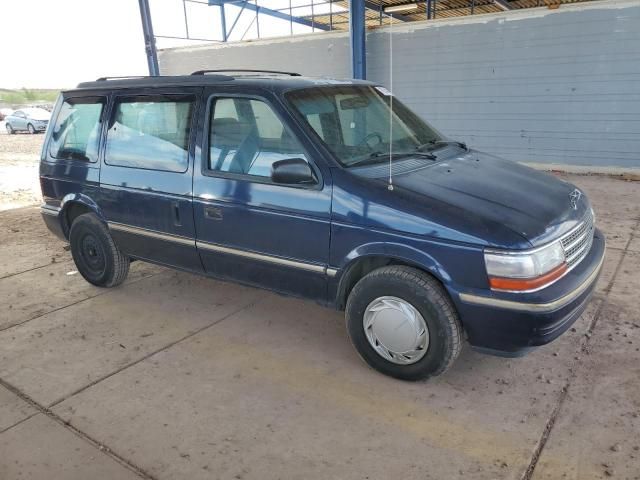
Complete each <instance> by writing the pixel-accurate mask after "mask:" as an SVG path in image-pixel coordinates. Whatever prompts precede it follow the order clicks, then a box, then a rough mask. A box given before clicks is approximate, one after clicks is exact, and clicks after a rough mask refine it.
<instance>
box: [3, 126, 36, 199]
mask: <svg viewBox="0 0 640 480" xmlns="http://www.w3.org/2000/svg"><path fill="white" fill-rule="evenodd" d="M0 133H1V135H0V210H7V209H10V208H17V207H23V206H27V205H33V204H37V203H40V201H41V195H40V182H39V180H38V160H39V158H40V149H41V148H42V140H43V139H44V135H42V134H40V135H28V134H15V135H7V134H6V130H5V127H4V122H0Z"/></svg>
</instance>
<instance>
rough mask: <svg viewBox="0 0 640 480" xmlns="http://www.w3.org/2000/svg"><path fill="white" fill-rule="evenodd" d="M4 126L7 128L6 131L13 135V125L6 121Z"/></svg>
mask: <svg viewBox="0 0 640 480" xmlns="http://www.w3.org/2000/svg"><path fill="white" fill-rule="evenodd" d="M5 128H6V129H7V133H8V134H9V135H13V134H14V133H16V132H15V130H14V129H13V127H12V126H11V125H10V124H8V123H7V124H6V125H5Z"/></svg>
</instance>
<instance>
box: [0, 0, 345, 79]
mask: <svg viewBox="0 0 640 480" xmlns="http://www.w3.org/2000/svg"><path fill="white" fill-rule="evenodd" d="M202 1H206V0H202ZM310 1H311V0H292V2H293V5H294V7H295V5H299V6H301V5H308V4H309V3H310ZM316 2H318V3H320V2H322V0H316ZM149 3H150V8H151V15H152V20H153V27H154V33H155V34H156V35H157V36H165V35H166V36H181V37H184V36H186V28H185V22H184V14H185V11H184V7H183V2H182V0H149ZM260 4H261V5H267V4H268V5H269V6H270V7H271V8H286V7H288V5H289V0H260ZM186 5H187V19H188V27H189V34H190V36H191V37H194V38H205V39H212V40H215V39H220V38H221V36H222V31H221V28H220V16H219V15H220V13H219V12H220V10H219V8H218V7H210V6H208V5H205V4H198V3H196V2H194V1H188V2H187V4H186ZM323 7H326V5H324V6H322V5H316V6H315V12H316V13H323V12H324V11H325V10H327V9H326V8H323ZM333 8H334V11H336V12H337V11H339V10H340V8H339V7H335V6H334V7H333ZM226 10H227V14H226V18H227V26H228V28H229V27H230V25H231V24H232V23H233V21H234V19H235V17H236V15H237V13H238V12H239V11H240V9H239V8H238V7H236V6H233V5H228V6H227V7H226ZM294 10H295V11H294V12H293V13H294V15H295V14H298V15H302V14H306V13H309V12H310V9H309V8H308V7H304V6H301V7H298V8H297V9H295V8H294ZM259 23H260V35H261V37H273V36H281V35H288V34H290V26H289V22H287V21H283V20H279V19H274V18H272V17H265V16H264V15H260V20H259ZM256 30H257V29H256V22H255V13H253V12H250V11H248V10H245V11H244V12H243V13H242V16H241V17H240V20H239V21H238V22H237V25H236V28H235V29H234V31H233V34H232V35H231V37H230V40H231V41H240V40H241V39H242V37H243V36H244V39H245V40H248V39H251V38H255V37H256V34H257V31H256ZM308 32H311V29H310V28H308V27H305V26H303V25H295V26H294V33H308ZM0 33H1V38H2V41H1V42H0V88H52V89H62V88H70V87H73V86H75V85H76V84H77V83H79V82H81V81H87V80H94V79H95V78H98V77H103V76H122V75H146V74H147V73H148V70H147V63H146V57H145V52H144V43H143V40H142V27H141V23H140V11H139V8H138V0H0ZM199 43H202V42H195V41H181V40H170V39H162V38H159V39H158V40H157V45H158V48H166V47H171V46H178V45H194V44H199Z"/></svg>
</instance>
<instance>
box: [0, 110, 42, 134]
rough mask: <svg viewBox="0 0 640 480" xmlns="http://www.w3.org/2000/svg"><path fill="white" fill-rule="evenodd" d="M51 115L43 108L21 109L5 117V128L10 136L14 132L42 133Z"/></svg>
mask: <svg viewBox="0 0 640 480" xmlns="http://www.w3.org/2000/svg"><path fill="white" fill-rule="evenodd" d="M49 118H51V113H49V112H47V111H46V110H45V109H43V108H23V109H22V110H16V111H15V112H13V113H12V114H11V115H7V116H6V118H5V119H4V120H5V127H6V129H7V132H9V133H10V134H12V133H15V132H29V133H37V132H44V131H45V130H46V129H47V125H48V124H49Z"/></svg>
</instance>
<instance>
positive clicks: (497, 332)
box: [450, 229, 605, 356]
mask: <svg viewBox="0 0 640 480" xmlns="http://www.w3.org/2000/svg"><path fill="white" fill-rule="evenodd" d="M604 253H605V240H604V235H603V234H602V232H601V231H600V230H598V229H596V231H595V233H594V239H593V244H592V246H591V250H590V251H589V253H588V255H587V256H586V257H585V258H584V259H583V260H582V261H581V262H580V263H579V264H578V265H577V266H576V267H575V268H574V269H573V270H571V271H570V272H569V273H568V274H567V275H565V276H564V277H563V278H561V279H560V280H558V281H557V282H556V283H554V284H552V285H550V286H549V287H547V288H545V289H543V290H540V291H538V292H533V293H528V294H522V293H499V292H487V291H486V290H481V291H479V290H475V291H464V292H463V291H459V292H450V293H451V296H452V298H453V299H454V302H455V303H456V307H457V308H458V313H459V315H460V318H461V320H462V324H463V326H464V328H465V331H466V332H467V336H468V339H469V343H470V344H471V345H472V346H473V347H474V348H476V349H477V350H481V351H484V352H486V353H491V354H496V355H502V356H519V355H522V354H523V353H526V352H527V351H528V350H530V349H531V348H533V347H536V346H539V345H544V344H547V343H549V342H551V341H553V340H555V339H556V338H558V337H559V336H560V335H562V334H563V333H564V332H565V331H566V330H567V329H569V327H571V325H572V324H573V323H574V322H575V321H576V320H577V319H578V318H580V315H581V314H582V312H584V310H585V309H586V308H587V305H588V303H589V300H590V298H591V294H592V293H593V290H594V288H595V285H596V283H597V281H598V278H599V276H600V271H601V269H602V264H603V262H604Z"/></svg>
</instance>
